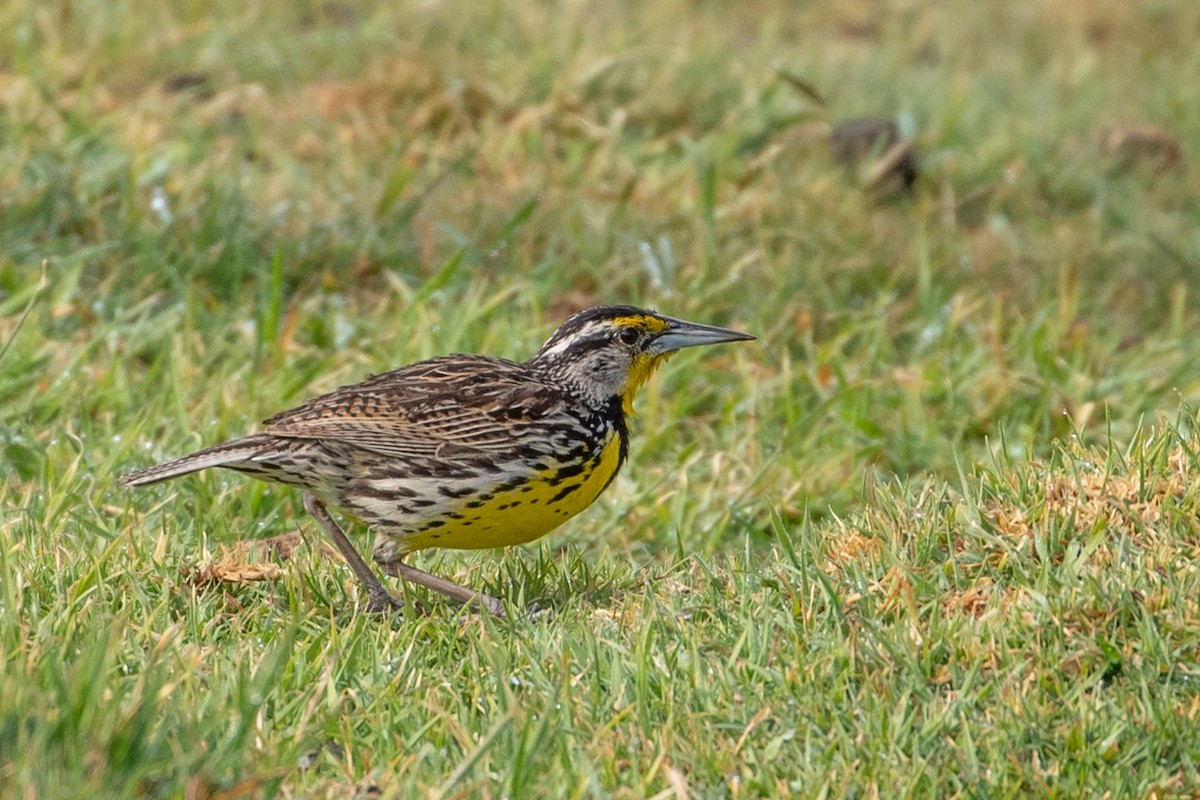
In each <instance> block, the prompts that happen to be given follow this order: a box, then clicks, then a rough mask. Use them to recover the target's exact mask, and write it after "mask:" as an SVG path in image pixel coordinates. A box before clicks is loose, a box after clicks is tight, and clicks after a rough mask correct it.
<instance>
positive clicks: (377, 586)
mask: <svg viewBox="0 0 1200 800" xmlns="http://www.w3.org/2000/svg"><path fill="white" fill-rule="evenodd" d="M304 508H305V510H307V511H308V513H309V514H312V515H313V517H315V518H316V520H317V522H319V523H320V524H321V527H322V528H324V529H325V532H326V533H328V534H329V538H331V539H333V544H334V545H335V546H336V547H337V549H338V552H340V553H341V554H342V558H344V559H346V563H347V564H348V565H350V569H351V571H352V572H353V573H354V574H355V576H356V577H357V578H358V580H359V583H361V584H362V585H363V588H365V589H366V590H367V597H368V598H369V599H368V601H367V610H368V611H371V612H374V613H379V612H385V611H392V610H393V609H397V608H399V607H400V606H401V605H402V604H401V602H400V601H399V600H398V599H397V598H395V597H393V596H392V595H391V593H390V592H388V590H387V589H385V588H384V586H383V583H381V582H380V580H379V578H378V577H377V576H376V575H375V573H374V572H373V571H372V570H371V567H370V566H368V565H367V562H366V561H364V560H363V557H362V556H360V555H359V554H358V551H357V550H355V549H354V544H353V543H352V542H351V541H350V539H349V538H348V537H347V536H346V534H345V533H343V532H342V529H341V528H339V527H338V524H337V523H336V522H334V520H333V517H331V516H329V511H327V510H326V509H325V504H324V503H322V502H321V501H320V500H318V499H317V498H316V496H315V495H313V494H312V493H311V492H305V493H304Z"/></svg>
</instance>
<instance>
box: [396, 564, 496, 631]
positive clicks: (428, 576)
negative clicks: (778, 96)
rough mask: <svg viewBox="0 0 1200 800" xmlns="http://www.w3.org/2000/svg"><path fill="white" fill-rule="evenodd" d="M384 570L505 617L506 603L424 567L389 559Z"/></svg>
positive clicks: (461, 601) (493, 614)
mask: <svg viewBox="0 0 1200 800" xmlns="http://www.w3.org/2000/svg"><path fill="white" fill-rule="evenodd" d="M379 566H380V567H381V568H382V569H383V571H384V572H386V573H387V574H389V575H394V576H395V577H397V578H400V579H401V580H406V581H411V582H412V583H415V584H418V585H420V586H424V587H425V588H426V589H432V590H433V591H435V592H441V593H442V594H444V595H446V596H447V597H452V598H454V599H455V600H458V601H459V602H460V603H466V604H470V603H479V605H481V606H483V607H484V608H485V609H486V610H487V611H488V612H489V613H491V614H492V616H496V617H503V616H505V614H504V604H503V603H501V602H500V601H499V600H497V599H496V598H494V597H492V596H491V595H489V594H484V593H483V592H476V591H474V590H473V589H468V588H467V587H465V586H459V585H458V584H457V583H455V582H454V581H448V580H446V579H445V578H439V577H438V576H437V575H434V574H433V573H431V572H426V571H425V570H423V569H417V568H416V567H410V566H409V565H408V564H405V563H404V562H403V561H389V562H387V563H381V564H380V565H379Z"/></svg>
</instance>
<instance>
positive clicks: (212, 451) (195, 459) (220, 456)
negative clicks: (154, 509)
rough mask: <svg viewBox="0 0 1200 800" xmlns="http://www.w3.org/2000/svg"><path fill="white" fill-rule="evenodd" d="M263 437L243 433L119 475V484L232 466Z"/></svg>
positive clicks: (256, 447) (260, 444) (248, 454)
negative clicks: (228, 440) (243, 435)
mask: <svg viewBox="0 0 1200 800" xmlns="http://www.w3.org/2000/svg"><path fill="white" fill-rule="evenodd" d="M266 441H267V440H266V437H263V436H247V437H245V438H244V439H236V440H234V441H232V442H226V443H225V444H219V445H216V446H215V447H209V448H206V449H204V450H200V451H199V452H196V453H192V454H191V455H188V456H183V457H181V458H176V459H172V460H171V461H166V462H164V463H162V464H156V465H154V466H153V467H146V468H145V469H139V470H138V471H137V472H131V473H129V474H128V475H122V476H121V478H120V480H121V484H122V485H123V486H129V487H136V486H149V485H150V484H152V483H158V482H159V481H165V480H168V479H170V478H177V477H179V476H180V475H187V474H188V473H191V472H199V471H200V470H202V469H208V468H209V467H223V466H232V465H233V464H236V463H238V462H241V461H248V460H249V459H252V458H254V456H256V455H258V454H259V453H261V452H262V449H263V445H264V444H266Z"/></svg>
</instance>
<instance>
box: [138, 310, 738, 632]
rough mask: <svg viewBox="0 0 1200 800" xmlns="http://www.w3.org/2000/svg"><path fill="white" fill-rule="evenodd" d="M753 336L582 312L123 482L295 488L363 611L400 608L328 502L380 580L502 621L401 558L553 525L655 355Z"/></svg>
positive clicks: (301, 410)
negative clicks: (199, 479) (216, 474)
mask: <svg viewBox="0 0 1200 800" xmlns="http://www.w3.org/2000/svg"><path fill="white" fill-rule="evenodd" d="M753 338H754V337H753V336H750V335H748V334H745V333H739V332H737V331H732V330H728V329H726V328H717V327H713V326H710V325H700V324H697V323H694V322H685V321H683V320H680V319H674V318H672V317H667V316H663V315H662V314H656V313H654V312H652V311H645V310H642V309H640V308H634V307H632V306H600V307H597V308H591V309H588V310H586V311H582V312H580V313H578V314H575V315H574V316H572V317H571V318H570V319H568V320H567V321H566V322H565V323H564V324H563V325H562V327H560V328H559V329H558V330H557V331H555V332H554V335H553V336H551V337H550V339H549V340H547V342H546V343H545V344H544V345H542V347H541V349H540V350H538V352H537V353H536V354H535V355H534V356H533V358H531V359H529V360H528V361H526V362H524V363H517V362H515V361H508V360H506V359H503V358H491V357H488V356H477V355H451V356H443V357H440V358H433V359H430V360H428V361H422V362H419V363H417V364H412V365H409V366H407V367H401V368H400V369H398V370H395V371H393V372H387V373H384V374H382V375H375V376H373V377H371V378H368V379H367V380H365V381H363V382H362V383H358V384H354V385H353V386H343V387H342V388H340V389H336V390H334V391H332V392H330V393H329V394H325V395H321V396H320V397H316V398H313V399H312V400H309V401H308V402H307V403H305V404H304V405H301V406H299V407H297V408H294V409H292V410H290V411H284V412H283V413H281V414H276V415H275V416H273V417H271V418H270V419H268V420H267V421H266V422H264V423H263V426H264V430H262V431H261V432H260V433H255V434H251V435H249V436H246V437H244V438H242V439H235V440H233V441H231V442H226V443H225V444H219V445H216V446H215V447H210V448H208V449H205V450H201V451H199V452H197V453H193V454H192V455H189V456H184V457H182V458H177V459H175V460H173V461H168V462H166V463H164V464H159V465H158V466H154V467H149V468H147V469H143V470H140V471H138V472H134V473H132V474H130V475H126V476H124V477H123V478H122V479H121V482H122V483H123V484H125V485H126V486H145V485H147V484H151V483H157V482H158V481H163V480H166V479H168V478H174V477H177V476H179V475H186V474H188V473H191V472H196V471H197V470H202V469H207V468H209V467H225V468H227V469H233V470H237V471H238V472H244V473H246V474H248V475H251V476H253V477H255V478H260V479H262V480H268V481H276V482H279V483H286V484H289V485H291V486H297V487H299V488H301V489H303V490H304V492H305V494H304V506H305V508H306V509H308V511H309V512H310V513H311V514H312V515H313V516H314V517H316V519H317V521H318V522H319V523H320V524H321V527H323V528H324V529H325V531H326V532H327V533H328V534H329V536H330V537H331V538H332V539H333V542H334V544H335V545H336V546H337V548H338V550H339V551H340V552H341V554H342V556H343V557H344V558H345V559H346V562H347V563H348V564H349V566H350V568H351V569H352V570H353V571H354V573H355V575H356V576H357V578H358V579H359V580H360V581H361V582H362V584H363V586H364V588H365V589H366V591H367V594H368V597H369V602H368V608H370V609H371V610H376V611H381V610H386V609H389V608H392V607H393V606H397V605H398V604H399V603H398V601H397V600H396V599H395V598H394V597H393V596H392V595H391V594H390V593H389V592H388V591H387V590H386V589H385V588H384V586H383V584H382V583H381V582H380V580H379V578H378V577H377V576H376V575H375V573H374V572H373V571H372V569H371V568H370V567H369V566H368V565H367V563H366V561H365V560H364V559H363V557H362V556H361V555H359V553H358V551H357V550H356V549H355V547H354V545H353V544H352V543H351V542H350V540H349V538H347V536H346V534H345V533H344V532H343V531H342V529H341V528H340V527H338V525H337V523H336V522H334V520H333V518H332V517H331V516H330V515H329V512H328V511H327V510H326V506H331V507H333V508H336V509H339V510H341V511H342V512H344V513H345V514H347V515H348V516H350V517H352V518H354V519H357V520H360V521H362V522H364V523H366V524H367V525H368V526H370V527H373V528H375V530H376V531H377V537H376V540H375V547H374V557H375V561H376V562H377V563H378V564H379V565H380V567H381V568H382V569H383V570H384V571H385V572H387V573H388V574H391V575H394V576H397V577H399V578H401V579H404V580H408V581H412V582H414V583H417V584H420V585H422V586H425V587H428V588H430V589H433V590H436V591H439V592H442V593H444V594H446V595H448V596H450V597H453V598H455V599H457V600H460V601H462V602H471V601H478V602H480V603H482V604H483V605H484V606H485V607H486V608H487V609H488V610H489V611H491V612H492V613H494V614H497V615H502V614H503V606H502V605H501V603H500V602H499V601H498V600H496V599H495V598H492V597H489V596H487V595H484V594H479V593H476V592H473V591H471V590H470V589H467V588H465V587H462V586H459V585H458V584H456V583H452V582H451V581H448V580H446V579H444V578H440V577H438V576H436V575H433V574H431V573H428V572H425V571H422V570H419V569H416V568H414V567H411V566H409V565H407V564H405V563H404V561H403V559H404V557H405V556H407V555H408V554H409V553H412V552H413V551H415V550H421V549H424V548H432V547H448V548H455V549H480V548H490V547H504V546H507V545H514V544H520V543H522V542H528V541H532V540H534V539H537V538H538V537H540V536H543V535H544V534H547V533H549V532H550V531H552V530H554V529H555V528H557V527H558V526H559V525H561V524H562V523H563V522H565V521H567V520H568V519H570V518H571V517H573V516H575V515H576V514H578V513H579V512H580V511H582V510H583V509H585V508H587V507H588V505H590V504H591V503H592V501H593V500H595V499H596V497H597V496H598V495H599V494H600V492H602V491H603V490H604V488H605V487H606V486H608V484H609V483H611V482H612V479H613V477H614V476H615V475H616V474H617V470H619V469H620V468H621V465H622V464H623V463H624V462H625V456H626V453H627V452H628V447H629V428H628V422H627V419H628V416H629V414H630V413H631V410H632V408H631V406H632V401H633V396H634V393H635V392H636V390H637V388H638V387H639V386H641V385H642V384H643V383H645V382H646V380H647V379H649V377H650V376H651V374H653V372H654V370H655V369H656V368H657V367H658V366H659V365H661V364H662V362H663V361H665V360H666V359H667V357H668V356H670V355H671V354H672V353H674V352H675V351H677V350H679V349H680V348H683V347H692V346H695V345H702V344H715V343H717V342H732V341H739V340H746V339H753Z"/></svg>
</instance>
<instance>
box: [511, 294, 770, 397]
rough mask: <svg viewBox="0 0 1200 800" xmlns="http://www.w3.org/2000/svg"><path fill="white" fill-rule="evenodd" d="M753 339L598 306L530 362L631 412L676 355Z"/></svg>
mask: <svg viewBox="0 0 1200 800" xmlns="http://www.w3.org/2000/svg"><path fill="white" fill-rule="evenodd" d="M753 338H754V337H753V336H751V335H750V334H748V333H740V332H738V331H733V330H729V329H728V328H718V327H716V326H713V325H701V324H699V323H696V322H686V321H684V320H681V319H675V318H674V317H668V316H664V315H662V314H657V313H655V312H653V311H646V310H645V309H641V308H635V307H633V306H597V307H595V308H589V309H587V310H586V311H580V312H579V313H578V314H576V315H575V316H573V317H571V318H570V319H568V320H567V321H566V322H564V323H563V324H562V327H560V328H559V329H558V330H556V331H555V332H554V335H553V336H551V337H550V338H549V339H548V340H547V341H546V343H545V344H544V345H542V347H541V349H540V350H538V352H537V355H535V356H534V357H533V358H532V359H530V362H529V363H530V364H531V365H533V366H536V367H537V368H539V369H544V370H547V371H549V372H552V373H553V374H554V375H555V376H556V377H557V378H558V379H559V380H562V381H564V382H565V383H567V384H568V385H570V386H571V387H572V388H574V389H575V390H576V391H579V392H580V393H582V394H584V395H586V396H588V397H591V398H592V399H595V400H604V399H607V398H609V397H613V396H617V397H620V398H621V402H622V404H623V406H624V408H625V412H626V413H629V411H630V408H631V404H632V402H633V395H634V392H636V391H637V389H638V387H639V386H641V385H642V384H643V383H645V382H646V381H647V380H649V378H650V376H651V375H653V374H654V370H656V369H658V367H659V366H660V365H661V364H662V363H663V362H664V361H666V360H667V358H668V357H670V356H671V354H672V353H674V352H675V351H677V350H680V349H682V348H684V347H695V346H696V345H701V344H717V343H718V342H736V341H743V340H746V339H753Z"/></svg>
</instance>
